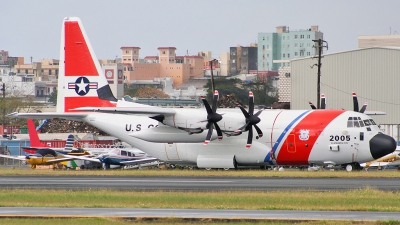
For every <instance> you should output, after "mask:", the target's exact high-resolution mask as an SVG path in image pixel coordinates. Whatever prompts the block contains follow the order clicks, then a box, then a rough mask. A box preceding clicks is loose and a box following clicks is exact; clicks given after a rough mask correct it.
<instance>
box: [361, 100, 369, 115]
mask: <svg viewBox="0 0 400 225" xmlns="http://www.w3.org/2000/svg"><path fill="white" fill-rule="evenodd" d="M367 106H368V103H367V102H365V103H364V105H363V107H361V109H360V113H364V112H365V110H366V109H367Z"/></svg>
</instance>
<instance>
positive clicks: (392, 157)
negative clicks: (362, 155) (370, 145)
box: [360, 150, 400, 170]
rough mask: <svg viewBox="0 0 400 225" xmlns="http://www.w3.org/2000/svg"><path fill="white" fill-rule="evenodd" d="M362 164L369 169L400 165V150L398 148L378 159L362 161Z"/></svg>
mask: <svg viewBox="0 0 400 225" xmlns="http://www.w3.org/2000/svg"><path fill="white" fill-rule="evenodd" d="M360 166H361V167H363V168H364V169H365V170H369V169H370V168H377V169H385V168H387V167H399V166H400V150H396V151H394V152H393V153H390V154H388V155H385V156H383V157H382V158H379V159H377V160H373V161H370V162H366V163H361V164H360Z"/></svg>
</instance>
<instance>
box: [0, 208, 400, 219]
mask: <svg viewBox="0 0 400 225" xmlns="http://www.w3.org/2000/svg"><path fill="white" fill-rule="evenodd" d="M0 209H1V210H0V218H1V217H54V216H57V217H75V218H79V217H121V218H136V217H140V218H155V219H160V218H172V217H175V218H187V219H205V218H207V219H208V218H213V219H227V220H238V219H247V220H252V219H254V220H255V219H258V220H260V219H263V220H291V221H294V220H352V221H367V220H383V221H385V220H400V213H398V212H349V211H345V212H344V211H291V210H208V209H136V208H128V209H127V208H40V207H1V208H0Z"/></svg>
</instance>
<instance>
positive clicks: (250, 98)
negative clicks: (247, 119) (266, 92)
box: [249, 91, 254, 115]
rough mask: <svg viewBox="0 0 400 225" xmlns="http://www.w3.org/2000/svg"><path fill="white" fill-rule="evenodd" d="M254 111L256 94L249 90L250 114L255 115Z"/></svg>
mask: <svg viewBox="0 0 400 225" xmlns="http://www.w3.org/2000/svg"><path fill="white" fill-rule="evenodd" d="M253 113H254V95H253V92H251V91H249V114H250V115H253Z"/></svg>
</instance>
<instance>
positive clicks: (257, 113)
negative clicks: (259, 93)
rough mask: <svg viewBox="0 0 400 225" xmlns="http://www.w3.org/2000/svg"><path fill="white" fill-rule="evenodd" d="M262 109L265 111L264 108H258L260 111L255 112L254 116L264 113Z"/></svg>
mask: <svg viewBox="0 0 400 225" xmlns="http://www.w3.org/2000/svg"><path fill="white" fill-rule="evenodd" d="M262 111H264V109H260V110H258V112H256V114H254V116H259V115H260V114H261V113H262Z"/></svg>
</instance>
